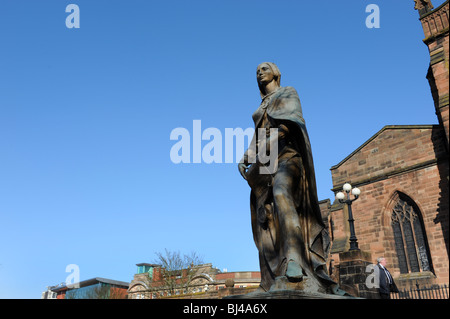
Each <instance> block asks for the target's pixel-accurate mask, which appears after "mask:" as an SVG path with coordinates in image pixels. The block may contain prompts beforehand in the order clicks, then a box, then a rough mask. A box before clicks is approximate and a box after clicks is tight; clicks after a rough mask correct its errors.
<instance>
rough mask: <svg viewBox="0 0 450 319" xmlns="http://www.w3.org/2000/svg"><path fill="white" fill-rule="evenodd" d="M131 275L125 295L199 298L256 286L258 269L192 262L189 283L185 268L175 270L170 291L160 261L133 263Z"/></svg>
mask: <svg viewBox="0 0 450 319" xmlns="http://www.w3.org/2000/svg"><path fill="white" fill-rule="evenodd" d="M136 266H137V267H138V268H137V273H136V274H135V275H134V278H133V280H132V281H131V283H130V288H129V289H128V296H129V299H156V298H180V299H184V298H202V299H216V298H222V297H223V296H225V295H228V294H242V293H248V292H251V291H253V290H255V289H256V288H258V287H259V283H260V281H261V274H260V272H259V271H240V272H221V271H220V270H219V269H217V268H214V267H212V264H210V263H208V264H201V265H198V266H194V267H193V268H192V269H190V270H189V271H190V272H191V275H190V278H189V280H188V281H189V283H188V284H186V283H187V280H183V279H186V277H187V271H186V270H183V271H180V272H179V274H176V278H175V279H176V280H179V282H178V284H177V285H176V286H177V287H176V288H175V289H174V291H173V292H169V290H170V289H169V287H168V284H167V283H165V282H164V279H163V275H162V273H163V272H164V269H162V268H161V266H160V265H156V264H147V263H141V264H137V265H136Z"/></svg>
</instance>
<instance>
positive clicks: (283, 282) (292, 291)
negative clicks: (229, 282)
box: [223, 276, 355, 299]
mask: <svg viewBox="0 0 450 319" xmlns="http://www.w3.org/2000/svg"><path fill="white" fill-rule="evenodd" d="M354 298H355V297H352V296H341V295H336V294H331V293H326V292H325V290H324V289H320V288H319V287H318V286H317V284H315V283H314V281H311V280H310V279H308V278H303V280H301V281H300V282H289V281H288V280H287V278H286V277H284V276H282V277H277V278H275V283H274V285H273V286H272V287H271V288H270V290H269V291H259V290H257V291H254V292H251V293H248V294H243V295H230V296H226V297H224V298H223V299H354Z"/></svg>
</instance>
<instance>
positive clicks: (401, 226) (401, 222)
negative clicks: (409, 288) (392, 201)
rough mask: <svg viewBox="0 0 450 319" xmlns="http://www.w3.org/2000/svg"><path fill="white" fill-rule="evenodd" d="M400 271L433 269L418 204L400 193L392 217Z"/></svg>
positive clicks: (403, 272) (404, 272) (409, 271)
mask: <svg viewBox="0 0 450 319" xmlns="http://www.w3.org/2000/svg"><path fill="white" fill-rule="evenodd" d="M391 225H392V230H393V232H394V241H395V250H396V252H397V257H398V262H399V267H400V273H402V274H407V273H411V272H421V271H431V258H430V252H429V249H428V244H427V240H426V234H425V228H424V227H423V222H422V216H421V214H420V211H419V209H418V207H417V205H416V204H415V203H414V202H413V201H412V200H411V199H409V198H407V197H406V196H405V195H400V196H399V198H398V200H397V204H396V205H395V206H394V209H393V211H392V218H391Z"/></svg>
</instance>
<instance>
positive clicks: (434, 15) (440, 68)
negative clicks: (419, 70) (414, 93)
mask: <svg viewBox="0 0 450 319" xmlns="http://www.w3.org/2000/svg"><path fill="white" fill-rule="evenodd" d="M414 1H415V7H414V8H415V9H416V10H417V11H418V12H419V16H420V18H419V20H420V22H421V23H422V28H423V32H424V34H425V39H424V40H423V42H424V43H425V44H426V45H427V46H428V50H429V52H430V66H429V68H428V73H427V79H428V82H429V84H430V88H431V94H432V96H433V100H434V106H435V108H436V115H437V117H438V120H439V124H440V125H441V127H443V129H444V131H445V136H446V142H447V143H446V149H447V152H448V148H449V109H448V108H449V99H448V95H449V65H448V63H449V39H448V31H449V1H448V0H447V1H445V2H444V3H443V4H442V5H440V6H439V7H437V8H435V9H434V7H433V5H432V3H431V0H414Z"/></svg>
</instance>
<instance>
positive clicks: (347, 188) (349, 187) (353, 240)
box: [336, 183, 361, 250]
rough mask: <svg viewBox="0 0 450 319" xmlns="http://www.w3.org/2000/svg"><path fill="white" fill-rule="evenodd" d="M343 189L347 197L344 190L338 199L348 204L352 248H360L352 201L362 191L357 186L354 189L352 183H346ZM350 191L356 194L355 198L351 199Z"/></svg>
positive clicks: (337, 195) (338, 195)
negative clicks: (354, 223)
mask: <svg viewBox="0 0 450 319" xmlns="http://www.w3.org/2000/svg"><path fill="white" fill-rule="evenodd" d="M342 189H343V190H344V192H346V193H347V199H345V194H344V193H343V192H339V193H337V194H336V199H338V200H339V203H341V204H347V206H348V222H349V224H350V250H358V249H359V248H358V239H357V238H356V235H355V226H354V225H353V222H354V219H353V214H352V203H353V202H354V201H355V200H357V199H358V197H359V194H361V191H360V190H359V188H356V187H355V188H353V189H352V185H350V184H349V183H345V184H344V186H343V187H342ZM350 191H351V193H352V194H353V196H355V198H354V199H350Z"/></svg>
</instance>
